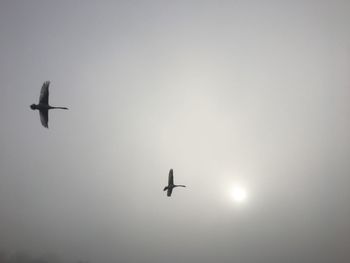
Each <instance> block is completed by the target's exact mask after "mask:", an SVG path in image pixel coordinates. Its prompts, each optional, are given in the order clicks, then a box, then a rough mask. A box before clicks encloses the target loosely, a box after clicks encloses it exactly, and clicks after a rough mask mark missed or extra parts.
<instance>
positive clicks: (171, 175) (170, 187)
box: [163, 169, 186, 196]
mask: <svg viewBox="0 0 350 263" xmlns="http://www.w3.org/2000/svg"><path fill="white" fill-rule="evenodd" d="M175 187H186V185H182V184H178V185H176V184H174V172H173V169H170V171H169V177H168V185H167V186H166V187H164V189H163V191H167V196H171V194H172V192H173V189H174V188H175Z"/></svg>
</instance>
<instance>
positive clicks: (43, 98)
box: [30, 81, 68, 128]
mask: <svg viewBox="0 0 350 263" xmlns="http://www.w3.org/2000/svg"><path fill="white" fill-rule="evenodd" d="M49 86H50V81H45V82H44V84H43V86H42V87H41V92H40V98H39V103H38V104H32V105H30V108H31V109H32V110H39V113H40V121H41V124H42V125H43V126H44V127H45V128H48V127H49V110H51V109H62V110H68V108H66V107H52V106H50V105H49Z"/></svg>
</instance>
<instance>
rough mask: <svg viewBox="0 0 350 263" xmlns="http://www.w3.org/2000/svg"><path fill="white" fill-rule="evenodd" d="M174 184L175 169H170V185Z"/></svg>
mask: <svg viewBox="0 0 350 263" xmlns="http://www.w3.org/2000/svg"><path fill="white" fill-rule="evenodd" d="M173 184H174V175H173V169H170V171H169V178H168V185H173Z"/></svg>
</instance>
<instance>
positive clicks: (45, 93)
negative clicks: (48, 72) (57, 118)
mask: <svg viewBox="0 0 350 263" xmlns="http://www.w3.org/2000/svg"><path fill="white" fill-rule="evenodd" d="M49 86H50V81H45V82H44V84H43V86H42V87H41V91H40V98H39V103H41V104H49Z"/></svg>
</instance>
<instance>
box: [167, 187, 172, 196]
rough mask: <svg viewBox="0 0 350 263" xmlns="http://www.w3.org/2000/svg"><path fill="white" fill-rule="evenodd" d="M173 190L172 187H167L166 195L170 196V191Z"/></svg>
mask: <svg viewBox="0 0 350 263" xmlns="http://www.w3.org/2000/svg"><path fill="white" fill-rule="evenodd" d="M172 192H173V188H172V187H169V188H168V191H167V193H166V195H167V196H171V193H172Z"/></svg>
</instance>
